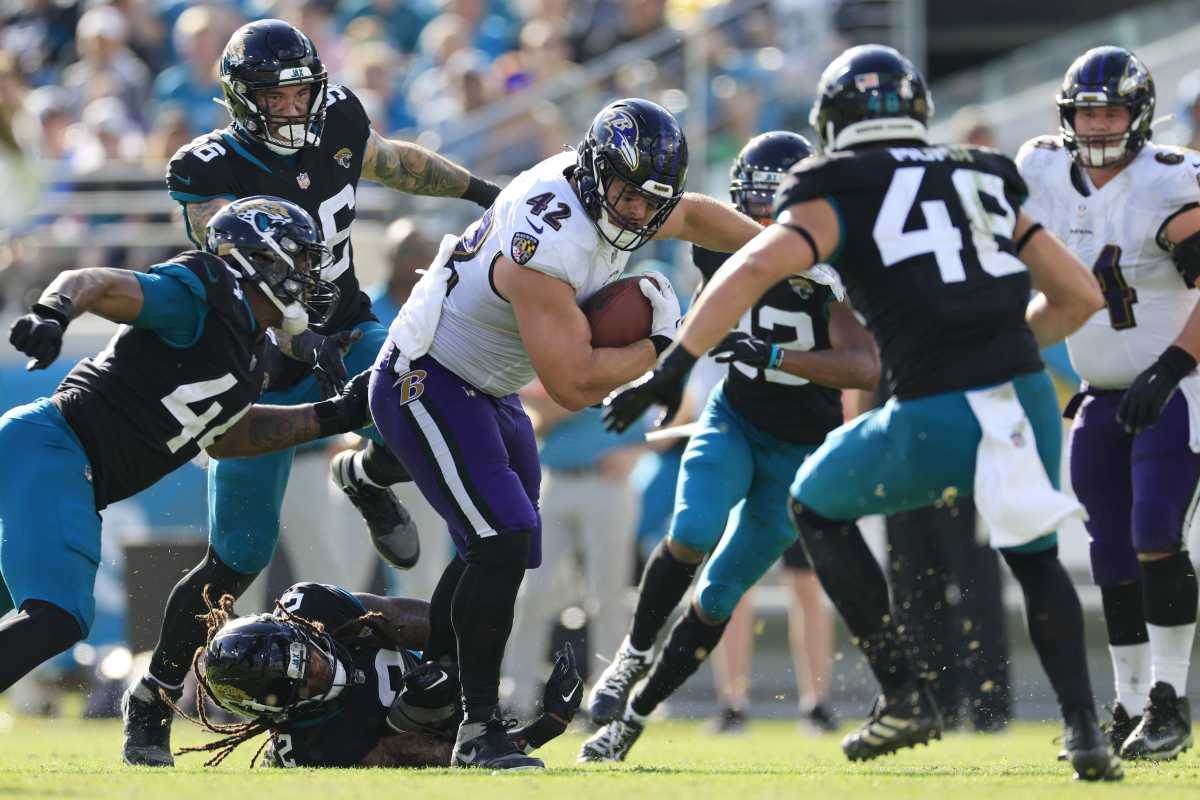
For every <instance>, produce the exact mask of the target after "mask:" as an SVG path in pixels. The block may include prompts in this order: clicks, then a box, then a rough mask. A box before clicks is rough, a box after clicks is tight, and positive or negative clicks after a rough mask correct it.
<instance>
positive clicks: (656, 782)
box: [0, 718, 1200, 800]
mask: <svg viewBox="0 0 1200 800" xmlns="http://www.w3.org/2000/svg"><path fill="white" fill-rule="evenodd" d="M3 727H4V730H3V732H0V798H5V799H7V798H22V797H29V798H40V797H49V798H59V797H62V798H70V797H80V798H89V800H90V799H91V798H170V800H191V798H203V800H267V798H271V799H272V800H275V799H277V798H278V799H279V800H283V799H285V798H286V800H307V799H308V798H321V799H322V800H329V799H331V798H349V797H363V798H381V799H382V798H388V799H389V800H391V799H393V798H399V799H400V800H403V798H404V797H406V796H407V797H418V798H420V800H437V799H438V798H454V800H461V798H463V797H465V796H471V795H470V794H468V793H471V792H481V793H483V794H482V795H476V796H482V797H485V798H488V800H490V799H491V798H497V799H498V800H499V798H503V799H504V800H510V798H511V799H512V800H517V799H518V798H526V797H537V798H551V797H553V798H558V797H563V798H570V800H589V799H590V798H604V800H633V799H634V798H655V800H658V798H687V800H695V799H696V798H701V797H717V798H721V800H750V798H759V797H762V798H793V797H795V798H800V797H804V798H814V800H832V798H872V800H881V799H882V798H909V797H936V796H941V797H946V798H949V797H956V798H961V797H969V798H970V800H986V798H992V797H1019V798H1020V799H1021V800H1035V798H1064V799H1066V798H1073V797H1084V796H1089V797H1091V796H1105V797H1122V798H1128V797H1158V798H1164V800H1165V799H1166V798H1171V799H1172V800H1174V798H1183V797H1188V796H1191V797H1197V796H1200V755H1197V754H1196V753H1194V752H1189V753H1187V754H1185V755H1184V757H1183V758H1182V759H1180V760H1179V761H1177V762H1175V763H1173V764H1167V765H1162V766H1155V765H1127V766H1126V779H1125V781H1124V782H1123V783H1120V784H1081V783H1079V782H1075V781H1072V780H1071V778H1070V772H1069V770H1068V768H1067V767H1066V766H1065V765H1063V764H1060V763H1056V762H1055V760H1054V754H1055V752H1056V747H1055V745H1054V744H1052V743H1051V739H1052V738H1053V737H1054V736H1055V735H1057V733H1058V731H1057V728H1056V727H1055V726H1052V725H1048V724H1047V725H1042V724H1032V723H1025V724H1019V725H1017V726H1016V727H1015V728H1014V729H1013V730H1012V731H1011V732H1009V733H1006V734H1003V735H999V736H991V737H980V736H969V735H965V734H961V735H959V734H956V735H950V736H948V737H947V739H946V740H945V741H943V742H940V743H935V745H934V746H933V747H931V748H919V749H918V750H916V751H907V752H904V753H902V754H900V755H899V756H896V757H893V758H888V759H883V760H880V761H875V762H871V763H869V764H866V765H861V764H859V765H851V764H849V763H848V762H847V761H846V760H845V759H844V758H842V755H841V751H840V750H839V749H838V746H837V739H836V738H815V737H811V736H803V735H798V734H797V733H796V732H795V727H794V726H792V725H791V724H788V723H773V722H760V723H756V724H755V725H754V726H753V727H752V728H751V732H750V733H749V734H746V735H743V736H737V737H726V738H716V737H711V736H706V735H704V734H703V733H702V732H701V731H700V729H699V727H700V726H699V725H698V724H696V723H686V722H660V723H655V724H652V725H651V727H650V728H648V729H647V731H646V734H645V735H644V736H643V738H642V740H641V741H640V742H639V743H638V746H637V748H636V749H635V750H634V751H633V753H632V755H631V757H630V761H629V762H627V763H625V764H622V765H618V766H604V767H586V768H581V767H576V765H575V753H576V752H577V750H578V748H579V743H580V742H581V741H582V740H583V736H582V735H578V736H575V735H569V736H564V737H563V738H562V739H560V740H558V741H556V742H553V743H552V744H551V745H550V746H549V747H547V748H546V749H545V751H544V752H543V753H542V754H541V755H543V756H544V758H545V760H546V763H547V766H548V767H550V769H548V770H547V771H546V772H545V773H539V774H530V773H524V774H521V775H497V776H493V775H490V774H487V773H462V772H454V773H451V772H450V771H448V770H420V771H398V770H293V771H276V770H263V769H254V770H250V769H248V768H247V763H248V761H249V759H250V755H251V753H252V752H253V749H254V748H253V747H250V746H244V747H243V749H242V750H239V751H238V752H236V753H235V754H234V755H233V756H231V757H230V758H229V760H228V761H227V762H226V764H227V765H228V766H222V767H220V768H218V769H204V768H202V767H200V766H199V765H200V762H201V761H202V760H203V759H202V758H201V757H198V756H184V757H183V758H181V759H180V763H181V767H179V768H176V769H174V770H150V769H145V768H138V769H132V768H127V767H123V766H121V765H120V763H119V751H120V724H119V723H118V722H108V721H105V722H78V721H63V720H57V721H48V720H35V719H26V718H18V719H16V720H12V719H11V718H6V720H5V722H4V726H3ZM189 727H190V726H188V725H187V724H186V723H183V722H182V721H177V722H176V728H175V729H176V731H177V736H176V738H177V739H178V740H179V741H178V742H177V744H179V743H191V742H194V741H197V740H198V739H199V737H200V734H199V732H196V731H193V730H189ZM397 793H401V794H397Z"/></svg>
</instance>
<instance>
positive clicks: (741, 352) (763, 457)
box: [579, 131, 879, 761]
mask: <svg viewBox="0 0 1200 800" xmlns="http://www.w3.org/2000/svg"><path fill="white" fill-rule="evenodd" d="M812 152H813V148H812V146H811V145H810V144H809V143H808V141H807V140H806V139H804V138H803V137H801V136H797V135H796V134H794V133H787V132H784V131H775V132H772V133H765V134H762V135H761V136H758V137H756V138H754V139H751V140H750V142H749V143H748V144H747V145H746V146H745V147H744V148H742V151H741V153H739V154H738V157H737V160H736V161H735V162H734V169H733V178H734V183H733V187H732V190H731V192H732V195H733V199H734V201H735V203H736V204H737V207H738V208H739V210H741V211H742V212H743V213H745V214H747V215H748V216H751V217H753V218H756V219H758V220H759V221H760V222H766V223H769V222H770V220H771V210H772V204H773V201H774V198H775V190H776V189H777V188H778V187H779V184H780V183H781V181H782V180H783V177H784V174H785V173H786V172H787V170H788V168H789V167H791V166H792V165H793V164H795V163H796V162H798V161H800V160H801V159H804V158H807V157H808V156H810V155H811V154H812ZM726 258H727V256H726V255H725V254H724V253H719V254H718V253H711V252H708V251H702V250H700V249H699V248H697V249H696V251H695V260H696V264H697V266H699V267H700V269H701V271H702V272H703V273H704V276H705V279H706V280H708V279H710V278H711V277H712V275H713V273H714V272H716V270H717V268H719V267H720V265H721V264H722V263H723V262H724V261H725V259H726ZM738 327H739V329H738V330H737V331H736V332H734V333H731V334H729V335H728V336H727V337H725V340H724V341H723V342H722V343H721V344H720V345H719V346H718V347H717V348H716V349H715V350H714V351H713V352H714V353H718V354H720V355H718V357H717V359H718V360H719V361H728V362H730V367H729V374H728V376H727V377H726V378H725V379H724V381H723V382H722V383H720V384H718V385H717V388H716V389H715V390H714V391H713V393H712V395H711V397H710V398H709V401H708V407H707V408H706V409H705V411H704V415H703V416H702V417H701V419H700V426H701V428H700V430H699V432H697V433H696V434H694V435H693V436H692V438H691V441H689V442H688V446H687V450H686V451H685V452H684V455H683V464H682V466H681V469H680V473H679V483H678V490H677V493H676V498H675V514H674V516H673V517H672V519H671V528H670V531H669V532H668V534H667V537H666V538H665V539H664V540H663V541H662V542H661V543H660V544H659V545H658V547H657V548H656V549H655V551H654V553H653V554H652V555H651V556H650V560H649V562H648V563H647V564H646V569H645V572H643V574H642V584H641V589H640V591H639V593H638V602H637V606H636V608H635V610H634V616H633V624H632V626H631V627H630V629H629V634H628V636H626V638H625V641H624V642H623V643H622V644H621V648H620V649H619V650H618V651H617V653H616V655H615V656H614V657H613V660H612V661H611V662H610V664H609V666H608V668H607V669H605V670H604V673H603V674H602V675H601V676H600V679H599V680H598V681H597V682H596V684H595V685H594V686H593V687H592V694H591V699H590V708H589V711H590V713H591V717H592V721H593V722H596V723H600V724H603V725H604V727H603V728H601V729H600V730H599V731H598V732H597V733H596V734H595V735H593V736H592V737H591V738H590V739H588V740H587V742H585V743H584V745H583V748H582V749H581V750H580V752H579V760H580V761H621V760H623V759H624V758H625V756H626V755H627V754H628V753H629V750H630V748H631V747H632V746H633V744H634V742H635V741H636V740H637V737H638V736H639V735H640V734H641V732H642V730H643V728H644V726H645V723H646V718H647V717H648V716H649V715H650V713H651V712H653V711H654V709H655V707H656V706H657V705H658V704H659V703H660V702H662V701H663V700H665V699H666V698H667V697H669V696H670V695H671V693H673V692H674V691H675V690H676V689H677V688H679V687H680V686H681V685H683V682H684V681H686V680H687V678H688V677H689V676H690V675H691V674H692V673H693V672H695V671H696V669H698V668H699V666H700V664H702V663H703V662H704V660H705V659H706V658H707V657H708V654H709V653H711V652H712V650H713V648H715V647H716V646H717V642H719V641H720V639H721V635H722V633H724V631H725V626H726V624H727V623H728V622H729V618H730V615H732V614H733V610H734V608H736V606H737V604H738V601H739V600H740V599H741V598H742V595H744V594H745V593H746V591H747V590H748V589H750V587H752V586H753V585H754V584H755V583H757V582H758V579H759V578H761V577H762V575H763V573H765V572H766V571H767V568H768V567H770V566H771V564H773V563H775V561H776V560H778V559H779V557H780V556H781V555H782V554H783V552H784V551H785V550H787V549H788V548H789V547H790V546H792V545H793V544H794V543H795V542H796V529H795V528H794V527H793V525H792V522H791V520H790V519H788V516H787V503H786V499H787V491H788V483H789V482H790V481H791V479H792V476H794V475H795V474H796V470H798V469H799V468H800V464H801V463H802V462H803V461H804V459H805V458H807V457H808V456H809V454H811V453H812V452H813V451H814V450H815V449H816V447H817V445H819V444H820V443H821V441H822V440H823V439H824V438H825V434H827V433H828V432H829V431H831V430H833V429H834V428H836V427H838V426H839V425H841V424H842V405H841V393H840V392H839V391H838V389H837V388H830V387H847V388H858V389H873V388H874V386H875V384H876V382H877V381H878V380H879V359H878V356H877V355H876V353H875V345H874V342H872V340H871V335H870V333H868V332H867V331H866V330H865V329H864V328H863V327H862V325H860V324H859V322H858V320H857V319H855V318H854V314H853V312H851V311H850V309H849V308H848V307H847V306H846V305H845V304H844V303H840V302H837V301H836V300H835V299H834V296H833V290H831V289H830V288H829V287H827V286H823V285H821V284H814V283H812V282H811V281H809V280H807V279H806V278H803V277H799V276H795V277H791V278H787V279H785V280H782V281H780V282H778V283H776V284H775V285H774V286H772V287H771V288H770V289H769V290H768V291H767V292H766V294H764V295H763V296H762V297H761V298H760V299H759V300H758V301H757V302H756V303H755V304H754V306H753V308H751V309H750V310H749V311H747V313H746V315H745V316H743V317H742V319H741V321H740V323H739V326H738ZM735 506H736V509H735ZM731 511H732V512H733V513H734V514H736V519H737V522H736V523H735V524H734V527H733V528H732V530H730V532H729V533H728V534H726V535H724V536H722V534H724V533H725V528H726V521H727V519H728V517H729V515H730V512H731ZM718 543H720V546H718ZM710 553H711V554H712V557H711V558H709V559H708V562H707V563H706V564H705V566H704V570H703V571H702V572H701V574H700V581H699V584H698V585H697V587H696V590H695V592H694V593H693V595H692V601H691V603H690V604H689V606H688V611H687V613H686V614H684V616H683V617H681V618H680V620H679V622H677V623H676V624H675V627H674V628H672V629H671V633H670V635H669V636H668V638H667V641H666V643H665V644H664V645H663V647H662V650H661V651H660V652H659V654H658V658H657V660H656V659H655V657H654V643H655V641H656V640H657V638H658V634H659V631H660V630H661V629H662V626H663V625H665V624H666V622H667V619H668V617H670V615H671V613H672V612H673V611H674V610H675V607H676V606H678V605H679V601H680V600H681V599H682V598H683V595H684V593H685V592H687V589H688V587H689V586H690V585H691V582H692V578H693V577H694V576H695V574H696V571H697V569H699V567H700V562H701V561H703V560H704V558H705V557H706V556H708V555H709V554H710ZM651 666H653V671H650V668H651ZM647 671H650V678H649V680H647V682H646V684H645V685H644V686H643V687H642V688H641V689H640V690H639V691H638V693H637V695H636V696H635V697H634V698H633V699H632V701H631V702H629V703H628V705H627V703H626V700H627V699H628V697H629V692H630V690H631V689H632V688H633V686H634V684H635V683H637V682H638V681H639V680H641V678H642V677H643V676H644V675H646V673H647Z"/></svg>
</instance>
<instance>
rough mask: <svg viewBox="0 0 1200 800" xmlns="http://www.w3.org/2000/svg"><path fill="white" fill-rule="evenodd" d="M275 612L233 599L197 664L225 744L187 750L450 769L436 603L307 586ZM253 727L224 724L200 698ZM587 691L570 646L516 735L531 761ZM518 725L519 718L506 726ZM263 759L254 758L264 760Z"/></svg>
mask: <svg viewBox="0 0 1200 800" xmlns="http://www.w3.org/2000/svg"><path fill="white" fill-rule="evenodd" d="M275 605H276V607H275V612H274V614H259V615H257V616H252V617H240V618H238V617H235V616H234V612H233V597H232V596H231V595H225V596H224V597H223V598H221V601H220V603H219V604H218V606H217V607H215V608H213V609H212V610H211V611H210V612H209V614H208V617H207V624H208V642H207V644H206V645H205V647H204V649H203V650H202V651H199V652H197V654H196V658H195V664H194V668H195V673H196V679H197V697H196V700H197V702H196V706H197V708H198V709H200V711H201V714H200V719H199V720H197V721H198V722H199V723H200V724H202V725H204V726H205V727H207V728H208V729H209V730H212V731H214V732H216V733H224V734H226V736H225V738H223V739H219V740H216V741H213V742H209V743H208V744H205V745H202V746H200V747H186V748H184V749H183V750H181V751H180V752H181V753H185V752H189V751H207V752H214V751H215V754H214V755H213V757H212V758H211V759H210V760H209V761H208V764H209V765H211V766H215V765H217V764H219V763H221V761H223V760H224V759H225V757H226V756H228V755H229V754H230V753H232V752H233V750H234V749H236V748H237V746H238V745H240V744H241V743H242V742H245V741H247V740H249V739H252V738H254V737H255V736H258V735H259V734H261V733H263V732H269V733H270V739H269V743H264V745H265V747H266V759H265V761H266V763H267V764H269V765H272V766H278V767H438V766H440V767H445V766H448V765H449V764H450V750H451V748H452V747H453V745H454V736H455V733H457V731H458V725H459V723H460V722H461V721H462V708H461V706H460V689H459V685H458V678H457V676H456V674H455V673H456V670H455V669H454V668H453V665H442V664H437V663H433V662H426V663H421V659H420V652H419V651H420V650H421V649H423V648H424V647H425V643H426V641H427V640H428V638H429V605H428V604H427V603H425V602H423V601H420V600H407V599H404V598H399V597H379V596H377V595H371V594H358V593H356V594H351V593H349V592H347V591H346V590H344V589H341V588H339V587H336V586H328V585H324V584H319V583H298V584H296V585H295V586H293V587H291V588H290V589H288V590H287V591H286V592H284V593H283V595H282V596H281V597H280V598H279V600H278V601H277V602H276V604H275ZM206 691H207V693H208V695H209V697H211V698H212V699H213V700H214V701H216V702H217V703H219V704H220V705H222V706H224V707H225V708H226V709H228V710H229V711H232V712H234V713H235V714H239V715H240V716H243V717H247V718H249V719H250V720H251V721H250V722H249V723H243V724H240V725H216V724H213V723H211V722H209V720H208V719H207V717H206V716H205V715H204V713H203V706H204V702H203V697H202V695H203V693H204V692H206ZM582 697H583V681H582V680H581V679H580V678H579V673H578V671H577V670H576V668H575V656H574V654H573V653H572V652H571V646H570V645H567V646H566V648H565V649H564V650H563V651H562V652H561V653H559V654H558V656H557V658H556V659H555V663H554V669H553V671H552V672H551V673H550V677H549V678H548V679H547V681H546V690H545V693H544V695H543V698H542V715H541V716H540V717H539V718H538V719H536V720H535V721H533V722H532V723H530V724H528V725H526V726H524V727H522V728H520V729H517V730H510V731H509V732H508V736H509V738H510V739H511V740H512V742H513V746H514V747H516V748H517V749H519V750H521V751H523V752H530V751H532V750H534V749H536V748H538V747H541V746H542V745H544V744H545V743H546V742H548V741H550V740H551V739H553V738H555V737H556V736H558V735H560V734H561V733H562V732H563V731H565V730H566V728H567V725H568V724H570V722H571V720H572V719H573V718H574V716H575V711H576V710H577V709H578V708H579V703H580V700H581V699H582ZM507 724H509V725H515V720H514V721H512V722H510V723H507ZM256 755H257V754H256Z"/></svg>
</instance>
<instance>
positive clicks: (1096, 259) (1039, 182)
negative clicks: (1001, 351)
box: [1017, 136, 1200, 389]
mask: <svg viewBox="0 0 1200 800" xmlns="http://www.w3.org/2000/svg"><path fill="white" fill-rule="evenodd" d="M1017 166H1018V168H1019V169H1020V171H1021V174H1022V176H1023V177H1024V178H1025V181H1026V182H1027V183H1028V185H1029V189H1030V195H1029V201H1028V203H1026V205H1025V209H1026V213H1028V214H1029V215H1030V217H1031V218H1032V219H1035V220H1037V221H1038V222H1040V223H1042V225H1044V226H1045V227H1046V229H1047V230H1049V231H1050V232H1052V233H1053V234H1054V235H1055V236H1057V237H1058V238H1060V239H1062V240H1063V242H1064V243H1065V244H1066V245H1067V247H1068V248H1069V249H1070V250H1071V252H1073V253H1074V254H1075V255H1076V256H1077V257H1078V258H1079V260H1080V261H1082V262H1083V263H1084V264H1085V265H1087V266H1088V267H1090V268H1091V269H1092V272H1093V273H1094V274H1095V276H1096V278H1097V280H1098V281H1099V282H1100V289H1101V291H1103V292H1104V299H1105V305H1106V308H1104V309H1102V310H1100V311H1098V312H1096V314H1095V315H1093V316H1092V318H1091V319H1089V320H1088V321H1087V323H1085V324H1084V326H1083V327H1082V328H1080V329H1079V330H1078V331H1076V332H1075V333H1074V334H1073V335H1071V336H1070V337H1068V338H1067V349H1068V350H1069V352H1070V355H1071V364H1072V365H1073V366H1074V367H1075V369H1076V371H1078V372H1079V374H1080V375H1081V376H1082V377H1083V379H1084V380H1085V381H1087V382H1088V383H1089V384H1090V385H1092V386H1094V387H1096V388H1100V389H1124V388H1127V387H1128V386H1129V385H1130V384H1132V383H1133V380H1134V378H1136V377H1137V375H1138V373H1140V372H1141V371H1142V370H1144V369H1145V368H1146V367H1148V366H1150V365H1151V364H1152V363H1153V362H1154V360H1155V359H1157V358H1158V356H1159V355H1160V354H1161V353H1162V351H1163V350H1165V349H1166V348H1167V347H1168V346H1170V344H1171V343H1172V342H1173V341H1174V340H1175V338H1176V337H1177V336H1178V335H1179V333H1180V331H1182V330H1183V326H1184V323H1185V322H1186V321H1187V318H1188V315H1189V314H1190V313H1191V311H1192V309H1193V308H1195V306H1196V301H1197V299H1200V292H1197V291H1196V290H1195V289H1192V288H1190V287H1189V286H1188V285H1187V283H1186V282H1185V281H1184V279H1183V278H1182V277H1180V274H1179V272H1178V271H1177V270H1176V268H1175V263H1174V262H1173V261H1172V260H1171V255H1170V253H1169V252H1168V251H1167V247H1168V244H1167V241H1166V239H1165V237H1164V231H1165V229H1166V226H1167V223H1168V222H1169V221H1170V220H1171V219H1172V218H1173V217H1174V216H1175V215H1177V214H1179V213H1180V212H1182V211H1185V210H1187V209H1189V208H1192V207H1194V206H1196V205H1197V204H1198V203H1200V183H1197V168H1198V167H1200V155H1198V154H1195V153H1188V152H1187V151H1184V150H1181V149H1178V148H1171V147H1163V146H1161V145H1155V144H1152V143H1151V144H1147V145H1146V146H1145V147H1143V148H1142V149H1141V150H1139V151H1138V153H1137V155H1136V156H1134V159H1133V161H1132V162H1130V163H1129V164H1128V165H1127V166H1126V167H1125V169H1123V170H1121V172H1120V173H1119V174H1118V175H1117V176H1116V177H1115V178H1113V179H1112V180H1110V181H1109V182H1108V183H1106V184H1104V186H1103V187H1101V188H1099V189H1097V188H1096V187H1095V186H1094V185H1093V184H1092V182H1091V179H1090V178H1089V177H1088V175H1087V172H1086V170H1084V169H1083V168H1082V167H1080V166H1079V165H1078V164H1076V163H1075V161H1074V160H1073V159H1072V158H1071V156H1070V154H1069V153H1068V152H1067V150H1066V149H1065V148H1063V147H1062V146H1061V144H1060V143H1059V141H1058V140H1057V139H1056V138H1055V137H1051V136H1041V137H1038V138H1036V139H1031V140H1030V141H1028V142H1026V143H1025V145H1024V146H1023V147H1022V148H1021V150H1020V152H1019V153H1018V154H1017Z"/></svg>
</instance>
